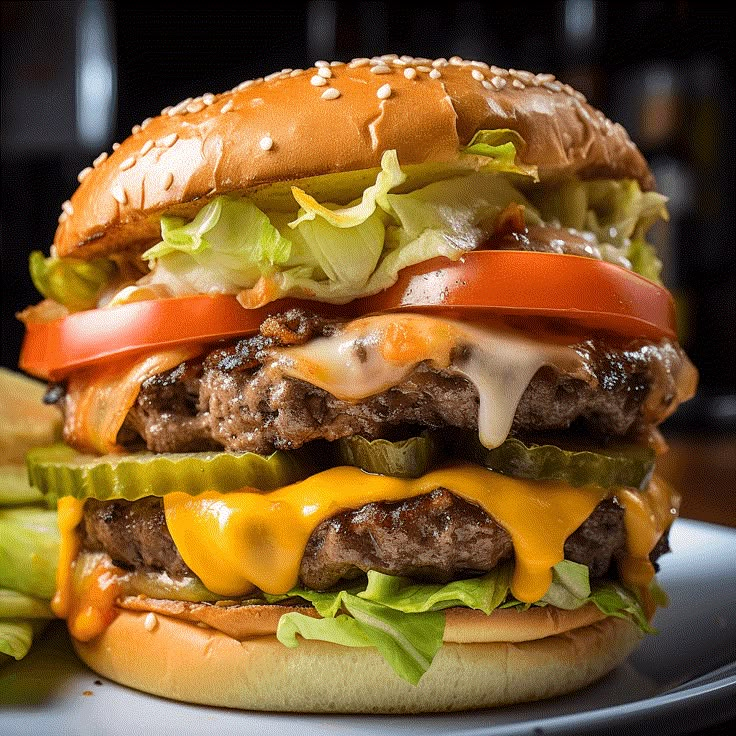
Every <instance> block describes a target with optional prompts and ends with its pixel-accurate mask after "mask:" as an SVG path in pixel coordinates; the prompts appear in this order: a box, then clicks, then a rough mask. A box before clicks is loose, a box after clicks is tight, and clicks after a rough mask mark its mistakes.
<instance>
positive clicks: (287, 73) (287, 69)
mask: <svg viewBox="0 0 736 736" xmlns="http://www.w3.org/2000/svg"><path fill="white" fill-rule="evenodd" d="M293 71H294V70H293V69H292V68H291V67H290V66H287V67H286V68H285V69H282V70H281V73H282V74H286V75H287V76H288V75H289V74H291V73H292V72H293Z"/></svg>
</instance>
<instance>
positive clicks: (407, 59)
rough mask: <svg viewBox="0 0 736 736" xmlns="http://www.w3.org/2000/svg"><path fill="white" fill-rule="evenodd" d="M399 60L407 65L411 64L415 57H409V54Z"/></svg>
mask: <svg viewBox="0 0 736 736" xmlns="http://www.w3.org/2000/svg"><path fill="white" fill-rule="evenodd" d="M399 58H400V59H401V61H404V62H406V63H407V64H411V62H412V61H414V57H413V56H409V55H408V54H402V55H401V56H400V57H399Z"/></svg>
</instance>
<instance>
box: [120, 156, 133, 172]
mask: <svg viewBox="0 0 736 736" xmlns="http://www.w3.org/2000/svg"><path fill="white" fill-rule="evenodd" d="M134 166H135V159H134V158H133V157H132V156H128V158H126V159H125V161H123V162H122V163H121V164H120V167H119V168H120V171H127V170H128V169H132V168H133V167H134Z"/></svg>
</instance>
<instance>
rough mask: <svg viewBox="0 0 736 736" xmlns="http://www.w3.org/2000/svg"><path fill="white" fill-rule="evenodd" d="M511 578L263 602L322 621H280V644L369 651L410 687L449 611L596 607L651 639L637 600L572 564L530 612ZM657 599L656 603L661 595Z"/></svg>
mask: <svg viewBox="0 0 736 736" xmlns="http://www.w3.org/2000/svg"><path fill="white" fill-rule="evenodd" d="M511 577H512V566H511V565H510V564H503V565H499V566H498V567H496V568H495V569H494V570H492V571H491V572H489V573H487V574H486V575H483V576H480V577H476V578H469V579H466V580H455V581H453V582H451V583H447V584H445V585H440V584H421V583H414V582H412V581H411V580H408V579H407V578H402V577H395V576H391V575H383V574H382V573H379V572H375V571H370V572H368V576H367V583H366V584H364V585H362V586H358V585H356V586H353V587H351V588H349V589H347V590H338V591H328V592H317V591H312V590H307V589H304V588H295V589H294V590H291V591H289V593H287V594H284V595H266V596H265V597H266V600H267V601H268V602H269V603H280V602H282V601H284V600H287V599H290V598H302V599H304V600H306V601H309V602H310V603H312V605H313V606H314V608H315V609H316V610H317V613H319V615H320V616H321V617H322V618H314V617H312V616H307V615H305V614H302V613H297V612H292V613H288V614H286V615H284V616H282V617H281V619H280V621H279V626H278V629H277V632H276V636H277V638H278V640H279V641H280V642H281V643H282V644H284V645H286V646H288V647H296V646H298V644H299V640H298V639H297V634H298V635H300V636H301V637H303V638H304V639H317V640H320V641H329V642H332V643H334V644H340V645H342V646H347V647H370V646H372V647H375V648H376V649H378V651H379V652H380V653H381V655H382V656H383V657H384V659H385V660H386V661H387V662H388V664H389V665H391V667H392V668H393V670H394V671H395V672H396V674H397V675H399V677H401V678H403V679H404V680H406V681H407V682H410V683H412V684H414V685H416V684H417V683H418V682H419V680H420V679H421V677H422V675H423V674H424V673H425V672H426V671H427V669H429V666H430V665H431V663H432V659H433V658H434V656H435V655H436V654H437V652H438V651H439V649H440V647H441V646H442V637H443V634H444V627H445V616H444V613H443V611H444V609H446V608H455V607H465V608H471V609H475V610H479V611H483V612H484V613H486V614H490V613H491V612H492V611H494V610H495V609H497V608H511V607H514V608H520V609H526V608H529V607H530V605H535V606H546V605H554V606H556V607H558V608H564V609H567V610H573V609H575V608H580V607H581V606H584V605H585V604H586V603H593V604H595V605H596V606H597V607H598V608H599V609H600V610H601V611H602V612H603V613H605V614H606V615H609V616H616V617H619V618H628V619H630V620H632V621H633V622H634V623H635V624H636V625H637V626H638V627H639V628H640V629H641V630H642V631H644V632H646V633H651V632H653V631H654V630H653V629H652V627H651V626H650V625H649V622H648V620H647V617H646V615H645V614H644V611H643V609H642V606H641V603H640V602H639V600H638V599H637V598H636V597H635V596H634V595H633V594H632V593H630V592H629V591H627V590H626V589H625V588H623V587H622V586H620V585H619V584H617V583H614V582H604V583H596V584H595V585H594V586H593V587H592V588H591V585H590V580H589V576H588V568H587V567H586V566H585V565H579V564H577V563H575V562H570V561H569V560H563V561H562V562H560V563H559V564H557V565H555V567H554V568H553V579H552V584H551V585H550V588H549V590H548V591H547V593H546V595H545V596H544V598H542V599H541V600H540V601H537V603H534V604H528V603H522V602H520V601H518V600H516V599H515V598H514V597H513V596H512V595H511ZM656 595H657V596H659V600H660V601H661V600H662V598H661V595H659V594H656ZM662 595H663V594H662ZM655 597H656V596H655Z"/></svg>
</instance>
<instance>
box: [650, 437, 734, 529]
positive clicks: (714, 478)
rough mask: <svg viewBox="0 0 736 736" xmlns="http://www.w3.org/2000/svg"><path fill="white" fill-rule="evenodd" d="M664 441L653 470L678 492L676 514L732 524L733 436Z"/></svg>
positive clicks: (682, 438)
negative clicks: (666, 445)
mask: <svg viewBox="0 0 736 736" xmlns="http://www.w3.org/2000/svg"><path fill="white" fill-rule="evenodd" d="M667 441H668V443H669V446H670V451H669V452H668V453H666V454H665V455H663V456H662V457H659V458H657V473H658V474H659V475H661V476H662V477H663V478H665V479H666V480H668V481H669V482H670V483H672V484H673V485H674V486H675V488H677V489H678V490H679V491H680V493H681V494H682V507H681V508H680V516H682V517H684V518H687V519H700V520H701V521H710V522H712V523H714V524H725V525H727V526H733V527H736V435H732V436H725V437H705V438H702V437H701V438H695V437H678V438H676V439H675V438H673V439H669V438H668V440H667Z"/></svg>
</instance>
